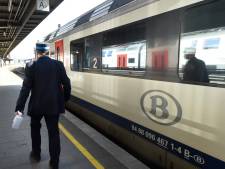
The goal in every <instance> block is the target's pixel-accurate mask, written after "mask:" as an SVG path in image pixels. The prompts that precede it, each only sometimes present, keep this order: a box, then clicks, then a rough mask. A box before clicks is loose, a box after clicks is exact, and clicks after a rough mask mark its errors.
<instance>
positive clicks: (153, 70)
mask: <svg viewBox="0 0 225 169" xmlns="http://www.w3.org/2000/svg"><path fill="white" fill-rule="evenodd" d="M146 31H147V34H146V39H147V44H148V45H147V61H146V63H147V68H146V72H145V78H149V79H154V80H162V81H172V82H177V81H179V78H178V76H177V65H178V50H179V48H178V46H179V45H178V44H179V43H178V42H179V38H180V14H179V12H177V11H172V12H169V13H165V14H161V15H157V16H154V17H152V18H150V19H149V20H148V21H147V28H146Z"/></svg>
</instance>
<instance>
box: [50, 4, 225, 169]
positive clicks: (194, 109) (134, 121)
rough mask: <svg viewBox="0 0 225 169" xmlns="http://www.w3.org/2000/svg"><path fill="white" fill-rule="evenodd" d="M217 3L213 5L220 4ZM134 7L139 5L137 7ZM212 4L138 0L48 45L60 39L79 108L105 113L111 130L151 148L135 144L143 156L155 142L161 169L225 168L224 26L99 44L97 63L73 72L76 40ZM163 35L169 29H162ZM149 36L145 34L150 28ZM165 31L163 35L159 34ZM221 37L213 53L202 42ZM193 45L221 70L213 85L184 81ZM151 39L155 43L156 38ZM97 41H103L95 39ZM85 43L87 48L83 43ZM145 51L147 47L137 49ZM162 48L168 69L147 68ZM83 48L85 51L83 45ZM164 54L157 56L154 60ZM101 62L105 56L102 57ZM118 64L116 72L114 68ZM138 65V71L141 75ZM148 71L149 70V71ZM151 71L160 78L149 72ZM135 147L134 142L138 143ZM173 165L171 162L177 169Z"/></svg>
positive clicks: (100, 114) (198, 56)
mask: <svg viewBox="0 0 225 169" xmlns="http://www.w3.org/2000/svg"><path fill="white" fill-rule="evenodd" d="M220 1H221V0H220ZM220 1H218V2H215V3H223V1H221V2H220ZM132 3H137V4H141V5H140V6H138V5H136V7H134V6H132ZM207 3H208V2H206V1H201V0H188V1H184V0H173V1H168V0H147V1H140V3H138V2H136V1H135V2H131V3H129V4H128V5H130V6H131V7H130V8H128V7H127V8H125V7H124V8H125V9H130V10H124V11H122V12H121V11H120V14H118V11H116V12H115V14H110V16H109V18H107V19H105V20H104V19H102V20H101V18H100V19H98V20H99V22H97V24H94V23H90V25H88V24H89V23H87V24H86V25H85V24H84V25H81V26H79V27H78V28H76V29H74V30H71V31H69V32H67V33H64V34H62V35H60V36H57V37H56V38H52V39H50V40H49V42H51V43H52V44H55V42H56V41H57V40H61V41H63V51H64V53H63V55H64V58H63V62H64V65H65V67H66V69H67V73H68V75H69V77H70V79H71V84H72V95H73V96H74V97H75V98H76V99H78V102H79V103H81V105H80V106H83V107H84V108H85V107H86V108H87V109H89V110H90V111H93V112H95V113H96V114H97V115H98V116H102V117H103V118H104V119H106V120H108V121H110V122H111V123H113V124H114V125H117V126H119V127H121V128H123V129H125V130H126V131H128V132H131V133H133V135H135V136H137V137H140V138H142V139H143V140H145V141H144V142H147V143H149V149H148V146H147V147H145V149H143V146H142V145H137V144H136V145H133V146H136V149H140V151H142V153H141V154H147V153H146V152H148V151H149V152H154V150H153V149H155V148H152V147H151V145H152V146H153V145H154V146H153V147H156V149H157V147H158V149H157V151H158V153H160V154H161V155H162V159H160V160H158V161H157V159H154V157H153V159H152V161H153V162H155V163H160V164H159V165H160V166H161V167H163V168H171V169H172V167H173V168H182V166H183V168H184V169H186V168H205V169H223V168H224V169H225V162H224V161H225V155H224V154H225V143H224V140H225V132H224V129H225V123H224V119H225V104H224V96H225V89H224V87H225V86H224V83H225V81H224V80H223V78H224V74H222V73H218V72H222V71H223V69H224V68H225V52H224V50H225V31H224V29H223V27H222V26H219V27H220V28H221V31H218V27H215V29H217V30H216V31H213V29H214V28H213V27H211V26H209V27H210V28H206V29H204V30H210V31H205V33H204V31H203V32H201V33H196V32H198V31H192V32H193V33H191V34H188V33H187V32H188V31H187V32H185V31H184V33H182V30H183V28H182V24H181V27H180V28H174V29H177V30H179V29H180V30H181V32H180V34H179V35H171V34H173V33H171V34H170V32H173V30H172V29H173V27H172V28H171V26H172V25H168V31H169V33H168V37H166V36H164V37H166V39H165V40H164V39H160V38H162V37H159V38H158V39H157V37H155V36H157V35H158V34H157V29H155V28H153V29H154V31H155V32H156V33H155V34H152V35H151V36H150V38H146V39H142V40H141V39H140V40H139V39H138V40H136V41H132V42H125V43H120V44H118V45H106V46H104V45H102V46H101V47H100V49H101V50H102V51H101V52H100V53H102V56H96V57H93V58H94V59H95V58H96V60H93V61H94V64H93V65H92V67H89V68H85V67H83V69H82V68H80V67H79V66H78V65H77V66H78V68H77V71H73V70H71V60H72V61H73V59H72V58H73V57H72V54H71V51H72V49H71V43H73V42H74V44H78V43H80V39H84V38H86V37H89V36H91V37H95V35H96V34H99V33H102V32H106V33H107V32H109V33H110V31H111V30H114V29H115V28H121V27H123V26H126V27H127V28H129V25H132V24H133V23H136V22H138V21H143V22H146V24H147V22H148V19H150V20H151V18H154V17H155V16H160V17H163V16H164V15H166V14H167V13H170V12H171V13H176V12H174V11H176V10H180V9H183V10H184V11H185V10H186V8H187V9H188V10H189V9H190V10H192V9H193V10H195V8H197V7H196V6H198V5H199V4H201V5H199V6H204V4H207ZM209 3H210V2H209ZM211 3H214V2H211ZM223 4H224V3H223ZM221 8H222V7H221ZM224 9H225V8H224ZM194 12H195V11H194ZM111 15H112V16H113V17H112V16H111ZM114 15H115V16H114ZM161 15H162V16H161ZM175 15H177V14H175ZM187 15H188V14H187ZM199 15H200V14H199ZM185 17H186V15H185ZM187 17H188V16H187ZM175 19H176V18H175ZM92 22H93V21H92ZM149 22H151V23H155V24H156V25H160V24H161V23H158V22H157V20H154V21H152V20H151V21H149ZM188 22H189V21H188ZM127 25H128V26H127ZM187 25H188V24H187ZM164 26H165V25H164ZM153 27H154V26H153ZM155 27H157V26H155ZM174 27H176V26H174ZM200 27H201V26H200ZM224 27H225V24H224ZM130 29H131V28H130ZM170 29H171V30H170ZM184 29H186V28H184ZM189 29H190V30H192V29H194V28H192V27H191V26H189V28H187V30H189ZM196 29H197V28H196ZM163 30H166V29H165V28H163ZM145 31H146V34H148V30H145ZM162 34H164V35H165V34H166V33H165V32H162ZM107 35H108V34H107ZM170 35H171V36H172V37H170ZM146 36H148V35H146ZM109 37H111V36H109ZM174 37H180V38H178V39H176V38H174ZM218 37H219V38H220V46H219V47H213V49H209V50H208V51H206V49H205V50H204V49H203V48H202V47H201V46H202V45H204V40H205V39H208V38H218ZM151 38H153V39H157V40H158V41H159V44H157V43H154V45H152V44H151V43H152V42H151ZM149 39H150V40H149ZM168 39H169V40H170V39H172V40H171V41H172V42H171V43H170V42H169V40H168ZM195 40H197V41H198V43H197V44H194V45H195V46H194V47H196V51H197V52H196V57H197V58H200V59H202V60H204V61H205V63H206V65H207V66H210V65H211V66H214V67H216V70H214V71H213V72H212V73H210V74H209V77H210V83H209V84H202V83H201V84H199V83H197V84H192V83H186V82H182V72H181V69H182V67H183V66H184V65H185V63H186V60H185V59H184V58H183V50H184V48H185V47H187V46H190V44H192V45H193V43H192V42H193V41H195ZM76 41H77V42H76ZM84 41H85V40H84ZM154 41H155V42H156V40H154ZM165 41H166V42H165ZM75 42H76V43H75ZM82 43H83V42H82ZM96 43H98V41H97V40H96ZM142 43H143V44H144V45H142ZM194 43H195V42H194ZM215 43H218V42H215ZM84 44H85V45H86V41H85V42H84ZM132 44H133V46H132ZM53 46H54V45H53ZM90 46H91V45H90ZM124 46H125V48H126V50H127V51H125V52H123V51H122V52H120V49H119V48H123V47H124ZM140 46H144V47H143V48H142V49H140ZM174 46H175V47H174ZM129 47H134V48H135V47H136V48H138V49H140V50H141V51H140V52H139V53H140V57H141V58H147V59H146V60H145V59H142V60H141V59H140V61H139V62H140V63H139V65H138V58H137V56H138V50H135V49H134V50H133V51H132V49H131V50H128V48H129ZM53 48H54V47H53ZM164 49H166V53H167V54H165V55H168V56H169V57H168V58H166V59H165V60H164V61H165V62H166V66H165V67H163V66H162V65H161V66H160V65H158V66H157V64H158V62H157V61H156V62H157V63H156V66H155V67H154V66H152V67H150V68H149V65H154V59H152V58H153V55H154V54H155V53H154V52H157V51H165V50H164ZM52 50H54V49H52ZM76 50H77V48H76ZM85 50H88V49H86V48H85ZM90 50H92V49H90ZM75 52H76V51H75ZM78 52H79V51H78ZM55 53H56V51H55ZM108 53H109V54H108ZM215 54H216V56H215ZM120 55H124V56H126V57H127V58H126V59H125V60H126V63H124V64H125V65H126V66H123V65H122V66H120V65H121V64H120V63H118V62H119V61H118V58H117V59H116V57H118V56H120ZM159 55H160V54H159ZM159 55H157V54H156V56H159ZM162 55H163V54H162ZM170 56H173V57H170ZM213 57H214V58H213ZM99 58H101V59H100V60H99ZM113 58H114V59H113ZM149 58H150V59H149ZM129 59H131V60H129ZM162 59H163V58H162ZM89 61H91V60H89ZM99 61H100V62H101V64H100V67H101V68H100V69H98V71H97V70H96V71H95V68H97V67H95V66H96V64H97V62H99ZM129 62H131V63H129ZM159 62H160V61H159ZM160 63H161V62H160ZM146 65H147V66H146ZM115 67H117V69H113V68H115ZM124 67H125V68H124ZM126 68H127V69H126ZM136 68H139V69H138V70H136ZM154 68H155V69H154ZM75 69H76V68H75ZM132 69H134V70H132ZM148 69H149V73H146V72H147V70H148ZM165 70H167V71H168V72H172V73H171V74H173V72H176V73H174V74H176V75H177V77H176V78H175V80H174V79H173V78H170V79H169V80H166V78H164V77H167V76H170V74H169V73H165ZM152 72H153V73H156V74H157V76H155V74H153V75H152ZM151 75H152V77H151ZM146 77H148V78H146ZM215 79H219V80H218V81H217V80H215ZM115 135H117V134H115ZM127 141H128V142H129V141H130V142H132V141H134V140H127ZM134 143H136V142H135V141H134ZM147 143H146V144H147ZM150 147H151V148H150ZM156 154H157V153H156ZM177 157H178V158H177ZM146 158H148V157H146ZM171 163H173V166H172V167H171V165H170V164H171Z"/></svg>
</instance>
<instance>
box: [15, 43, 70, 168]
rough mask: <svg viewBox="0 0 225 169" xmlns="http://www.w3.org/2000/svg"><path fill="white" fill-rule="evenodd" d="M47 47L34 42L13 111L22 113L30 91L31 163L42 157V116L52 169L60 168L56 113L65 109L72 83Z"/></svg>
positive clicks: (57, 114)
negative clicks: (32, 59)
mask: <svg viewBox="0 0 225 169" xmlns="http://www.w3.org/2000/svg"><path fill="white" fill-rule="evenodd" d="M47 52H48V46H47V45H46V44H44V43H37V44H36V53H37V60H36V61H33V62H30V63H28V64H27V65H26V68H25V77H24V81H23V85H22V88H21V91H20V94H19V98H18V100H17V104H16V108H15V111H16V114H20V112H23V110H24V106H25V103H26V100H27V98H28V96H29V93H30V91H31V96H30V101H29V105H28V112H27V114H28V115H29V116H30V117H31V122H30V126H31V141H32V151H31V153H30V159H31V161H33V162H39V161H40V160H41V135H40V129H41V119H42V118H43V117H44V119H45V122H46V126H47V129H48V136H49V153H50V161H49V165H50V167H51V168H53V169H58V167H59V155H60V137H59V128H58V121H59V115H60V114H61V113H64V112H65V107H64V104H65V102H66V101H67V100H69V98H70V93H71V84H70V79H69V78H68V77H67V74H66V71H65V68H64V66H63V63H62V62H59V61H57V60H53V59H51V58H50V57H48V56H47V55H46V53H47Z"/></svg>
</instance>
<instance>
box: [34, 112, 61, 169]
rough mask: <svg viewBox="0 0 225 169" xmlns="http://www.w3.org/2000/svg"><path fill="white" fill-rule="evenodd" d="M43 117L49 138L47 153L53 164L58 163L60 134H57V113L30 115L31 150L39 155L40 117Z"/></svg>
mask: <svg viewBox="0 0 225 169" xmlns="http://www.w3.org/2000/svg"><path fill="white" fill-rule="evenodd" d="M43 117H44V119H45V123H46V126H47V129H48V138H49V154H50V160H51V162H52V163H53V164H56V165H57V164H58V163H59V155H60V149H61V148H60V136H59V128H58V122H59V115H55V116H53V115H51V116H50V115H45V114H43V115H32V116H31V123H30V126H31V140H32V151H33V152H34V153H35V154H37V155H40V153H41V133H40V129H41V119H42V118H43Z"/></svg>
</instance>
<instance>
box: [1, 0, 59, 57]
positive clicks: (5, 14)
mask: <svg viewBox="0 0 225 169" xmlns="http://www.w3.org/2000/svg"><path fill="white" fill-rule="evenodd" d="M10 1H11V2H12V3H11V5H10ZM62 1H63V0H49V4H50V12H45V11H37V10H36V0H0V58H3V57H4V58H5V57H6V56H7V55H8V53H9V52H10V51H11V50H12V49H13V48H15V47H16V46H17V45H18V44H19V43H20V42H21V41H22V40H23V39H24V38H25V37H26V36H27V35H28V34H29V33H30V32H31V31H32V30H33V29H34V28H35V27H37V26H38V24H39V23H41V21H43V20H44V19H45V18H46V17H47V16H48V15H49V14H50V13H51V12H52V11H53V10H54V9H55V8H56V7H57V6H58V5H59V4H60V3H61V2H62Z"/></svg>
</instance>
